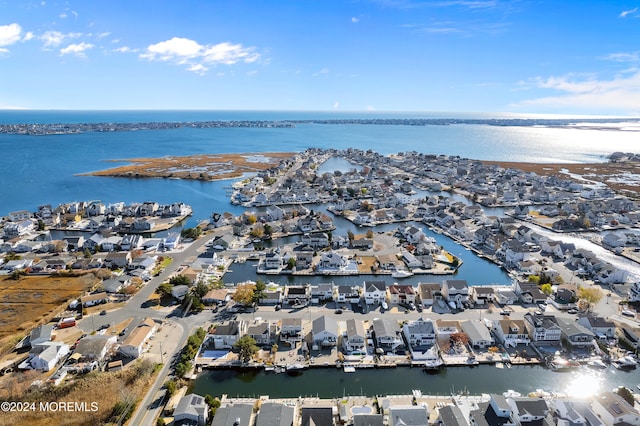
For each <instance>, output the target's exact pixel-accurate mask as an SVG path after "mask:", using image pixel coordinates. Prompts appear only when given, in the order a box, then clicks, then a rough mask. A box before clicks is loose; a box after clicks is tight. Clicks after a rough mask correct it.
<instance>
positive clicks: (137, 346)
mask: <svg viewBox="0 0 640 426" xmlns="http://www.w3.org/2000/svg"><path fill="white" fill-rule="evenodd" d="M156 330H157V324H156V322H155V321H154V320H153V319H151V318H145V319H144V320H142V322H141V323H140V324H139V325H138V326H137V327H136V328H134V329H133V330H132V331H131V332H130V333H129V335H128V336H127V337H126V339H124V341H123V342H122V343H121V344H120V352H121V353H122V354H124V355H125V356H128V357H130V358H139V357H140V356H141V355H142V353H143V352H144V351H145V349H146V345H147V342H148V341H149V339H151V337H152V336H153V335H154V334H155V332H156Z"/></svg>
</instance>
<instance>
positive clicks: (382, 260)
mask: <svg viewBox="0 0 640 426" xmlns="http://www.w3.org/2000/svg"><path fill="white" fill-rule="evenodd" d="M376 260H377V261H378V265H379V267H380V269H383V270H385V271H395V270H396V269H402V268H403V267H404V263H403V262H402V261H401V260H398V258H397V257H396V255H395V254H378V255H376Z"/></svg>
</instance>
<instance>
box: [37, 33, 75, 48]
mask: <svg viewBox="0 0 640 426" xmlns="http://www.w3.org/2000/svg"><path fill="white" fill-rule="evenodd" d="M81 35H82V34H81V33H67V34H63V33H61V32H60V31H47V32H45V33H44V34H42V35H41V36H40V39H41V40H42V41H44V47H45V49H46V48H49V47H58V46H60V45H61V44H62V43H63V42H65V41H66V40H69V39H73V38H78V37H80V36H81Z"/></svg>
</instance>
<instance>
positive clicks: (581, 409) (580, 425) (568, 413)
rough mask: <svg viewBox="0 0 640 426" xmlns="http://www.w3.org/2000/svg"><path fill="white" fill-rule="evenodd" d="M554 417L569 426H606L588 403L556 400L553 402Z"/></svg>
mask: <svg viewBox="0 0 640 426" xmlns="http://www.w3.org/2000/svg"><path fill="white" fill-rule="evenodd" d="M553 415H554V417H556V418H557V419H558V424H561V423H560V422H561V421H563V422H565V423H564V424H566V425H568V426H605V424H604V422H603V421H602V420H601V419H599V418H598V415H597V414H596V413H595V412H594V411H593V410H592V409H591V406H590V405H589V403H588V402H587V401H577V400H564V399H556V400H554V401H553Z"/></svg>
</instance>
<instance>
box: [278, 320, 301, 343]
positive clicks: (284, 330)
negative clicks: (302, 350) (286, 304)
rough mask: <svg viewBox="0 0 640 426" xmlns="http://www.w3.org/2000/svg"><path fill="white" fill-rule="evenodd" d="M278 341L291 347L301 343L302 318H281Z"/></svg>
mask: <svg viewBox="0 0 640 426" xmlns="http://www.w3.org/2000/svg"><path fill="white" fill-rule="evenodd" d="M280 340H281V341H283V342H285V343H287V344H289V345H291V346H294V345H295V344H296V343H297V342H301V341H302V318H290V317H286V318H283V319H282V323H281V327H280Z"/></svg>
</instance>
